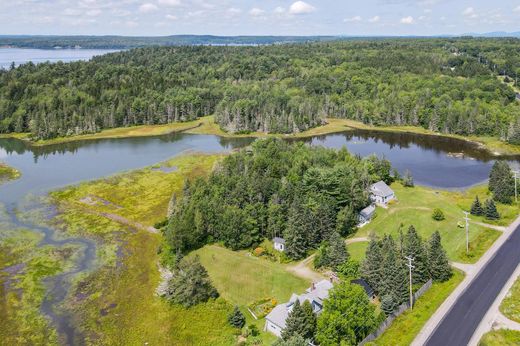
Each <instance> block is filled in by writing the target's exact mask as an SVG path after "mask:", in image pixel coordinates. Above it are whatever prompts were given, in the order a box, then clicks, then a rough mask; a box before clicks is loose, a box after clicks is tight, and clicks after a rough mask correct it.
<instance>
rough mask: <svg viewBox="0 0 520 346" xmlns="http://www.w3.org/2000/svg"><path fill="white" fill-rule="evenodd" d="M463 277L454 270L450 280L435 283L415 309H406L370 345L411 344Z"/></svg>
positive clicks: (392, 345)
mask: <svg viewBox="0 0 520 346" xmlns="http://www.w3.org/2000/svg"><path fill="white" fill-rule="evenodd" d="M463 279H464V275H463V274H462V273H461V272H460V271H458V270H454V275H453V276H452V278H451V279H450V280H448V281H446V282H443V283H434V284H433V285H432V287H431V288H430V289H429V290H428V291H427V292H426V293H425V294H424V295H423V296H422V297H421V298H419V299H418V300H417V302H416V304H415V306H414V308H413V310H406V311H405V312H404V313H403V314H402V315H400V316H399V317H397V318H396V319H395V321H394V322H393V323H392V325H391V326H390V327H389V328H388V329H387V330H386V331H385V332H384V333H383V335H381V336H380V337H379V338H377V339H376V340H374V342H373V343H369V344H368V345H378V346H383V345H388V346H405V345H410V344H411V343H412V341H413V339H414V338H415V337H416V336H417V334H419V332H420V331H421V329H422V327H423V326H424V324H425V323H426V321H428V319H429V318H430V317H431V316H432V315H433V314H434V313H435V311H436V310H437V309H438V308H439V306H441V304H442V303H443V302H444V300H446V298H448V296H449V295H450V294H451V292H452V291H453V290H454V289H455V288H456V287H457V286H458V285H459V284H460V283H461V282H462V280H463Z"/></svg>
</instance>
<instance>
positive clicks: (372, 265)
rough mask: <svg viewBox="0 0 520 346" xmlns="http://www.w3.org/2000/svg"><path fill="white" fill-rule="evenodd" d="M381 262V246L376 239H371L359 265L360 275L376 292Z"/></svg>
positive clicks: (380, 276)
mask: <svg viewBox="0 0 520 346" xmlns="http://www.w3.org/2000/svg"><path fill="white" fill-rule="evenodd" d="M382 262H383V256H382V253H381V247H380V245H379V243H378V242H377V240H375V239H372V240H370V243H369V244H368V248H367V251H366V255H365V260H364V261H363V263H362V265H361V275H362V277H363V278H364V279H365V280H366V281H367V282H368V284H369V285H370V286H371V287H372V288H373V289H374V290H375V291H376V292H380V289H381V281H382V277H383V273H382V266H381V265H382Z"/></svg>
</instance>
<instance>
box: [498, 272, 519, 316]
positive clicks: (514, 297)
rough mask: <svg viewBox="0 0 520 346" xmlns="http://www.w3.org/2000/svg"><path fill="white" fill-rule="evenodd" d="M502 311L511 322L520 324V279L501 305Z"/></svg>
mask: <svg viewBox="0 0 520 346" xmlns="http://www.w3.org/2000/svg"><path fill="white" fill-rule="evenodd" d="M500 311H501V312H502V313H503V314H504V316H506V317H507V318H509V319H510V320H513V321H516V322H518V323H520V278H519V279H517V280H516V282H515V284H514V285H513V287H511V290H510V291H509V293H508V294H507V296H506V297H505V298H504V300H503V301H502V304H500Z"/></svg>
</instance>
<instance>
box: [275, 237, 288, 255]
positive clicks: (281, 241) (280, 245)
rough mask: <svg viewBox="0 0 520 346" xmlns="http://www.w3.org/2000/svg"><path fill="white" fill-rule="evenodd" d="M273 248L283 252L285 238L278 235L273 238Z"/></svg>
mask: <svg viewBox="0 0 520 346" xmlns="http://www.w3.org/2000/svg"><path fill="white" fill-rule="evenodd" d="M273 243H274V249H275V250H276V251H280V252H284V251H285V239H283V238H280V237H274V238H273Z"/></svg>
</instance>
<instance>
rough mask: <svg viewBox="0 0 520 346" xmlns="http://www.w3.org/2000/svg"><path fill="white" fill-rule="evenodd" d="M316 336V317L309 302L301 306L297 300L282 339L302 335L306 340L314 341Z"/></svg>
mask: <svg viewBox="0 0 520 346" xmlns="http://www.w3.org/2000/svg"><path fill="white" fill-rule="evenodd" d="M315 334H316V316H315V315H314V312H313V310H312V306H311V304H310V303H309V302H308V301H304V302H303V304H300V301H299V300H298V299H297V300H296V302H294V305H293V308H292V310H291V312H290V313H289V316H288V317H287V319H286V320H285V329H284V330H283V331H282V339H284V340H289V339H290V338H292V337H294V336H296V335H300V336H302V337H303V338H304V339H308V340H312V339H314V335H315Z"/></svg>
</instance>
